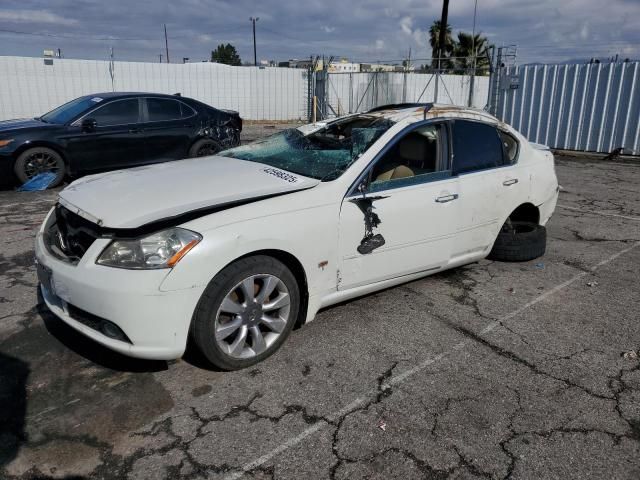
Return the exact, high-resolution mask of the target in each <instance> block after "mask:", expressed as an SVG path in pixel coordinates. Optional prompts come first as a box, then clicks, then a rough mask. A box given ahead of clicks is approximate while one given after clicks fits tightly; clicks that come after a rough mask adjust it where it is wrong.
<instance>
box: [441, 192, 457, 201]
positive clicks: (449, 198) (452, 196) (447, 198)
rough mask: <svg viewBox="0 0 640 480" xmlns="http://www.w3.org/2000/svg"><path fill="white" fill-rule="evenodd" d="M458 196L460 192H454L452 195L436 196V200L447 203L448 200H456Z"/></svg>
mask: <svg viewBox="0 0 640 480" xmlns="http://www.w3.org/2000/svg"><path fill="white" fill-rule="evenodd" d="M456 198H458V194H457V193H452V194H451V195H444V196H442V197H438V198H436V202H438V203H447V202H451V201H453V200H455V199H456Z"/></svg>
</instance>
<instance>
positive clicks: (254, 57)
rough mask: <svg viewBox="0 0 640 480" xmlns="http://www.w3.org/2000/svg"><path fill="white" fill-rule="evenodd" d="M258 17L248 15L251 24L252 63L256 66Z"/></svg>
mask: <svg viewBox="0 0 640 480" xmlns="http://www.w3.org/2000/svg"><path fill="white" fill-rule="evenodd" d="M258 20H260V17H255V18H254V17H249V21H250V22H251V23H252V24H253V64H254V65H255V66H256V67H257V66H258V55H257V53H256V22H257V21H258Z"/></svg>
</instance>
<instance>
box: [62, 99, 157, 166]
mask: <svg viewBox="0 0 640 480" xmlns="http://www.w3.org/2000/svg"><path fill="white" fill-rule="evenodd" d="M85 118H92V119H94V120H95V121H96V123H97V126H96V128H95V129H94V130H93V131H84V130H83V129H82V128H81V127H80V124H81V122H82V120H83V119H85ZM140 119H141V109H140V102H139V99H138V98H124V99H119V100H113V101H110V102H108V103H104V104H102V105H100V106H99V107H98V108H96V109H95V110H92V111H90V112H89V113H87V114H86V115H84V116H83V117H82V118H80V119H79V120H76V121H75V122H74V123H73V124H72V125H71V126H70V127H69V128H68V133H67V134H66V135H65V137H64V139H65V140H66V141H67V154H68V156H69V159H70V162H71V171H72V172H86V171H100V170H109V169H113V168H119V167H126V166H133V165H140V164H142V163H144V162H145V145H144V138H143V137H142V135H141V133H140V125H139V122H140Z"/></svg>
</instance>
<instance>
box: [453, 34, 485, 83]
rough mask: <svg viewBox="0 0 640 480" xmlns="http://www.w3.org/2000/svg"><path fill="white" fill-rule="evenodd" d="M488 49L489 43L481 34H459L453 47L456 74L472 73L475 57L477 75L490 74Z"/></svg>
mask: <svg viewBox="0 0 640 480" xmlns="http://www.w3.org/2000/svg"><path fill="white" fill-rule="evenodd" d="M487 48H489V41H488V40H487V37H485V36H483V35H482V34H481V33H476V34H475V35H472V34H470V33H466V32H458V40H457V41H456V42H455V43H454V46H453V56H454V57H455V60H454V64H455V70H456V73H470V71H471V70H472V69H473V57H474V56H475V57H476V63H475V65H476V75H487V74H488V73H489V59H488V58H487V56H486V55H485V51H486V50H487Z"/></svg>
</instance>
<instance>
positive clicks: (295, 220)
mask: <svg viewBox="0 0 640 480" xmlns="http://www.w3.org/2000/svg"><path fill="white" fill-rule="evenodd" d="M186 228H188V225H186ZM337 243H338V229H337V215H336V211H335V209H334V208H329V207H325V208H319V209H314V212H313V213H311V212H309V211H308V210H301V211H297V212H288V213H287V214H282V215H271V216H265V217H260V218H255V219H252V220H248V221H243V222H238V223H233V224H229V225H225V226H221V227H218V228H214V229H212V230H208V231H206V232H204V233H203V239H202V241H201V242H200V244H198V245H197V246H196V247H195V248H193V250H191V251H190V252H189V253H188V254H187V255H186V256H185V257H184V258H183V259H182V260H181V261H180V262H179V263H178V265H176V267H174V269H173V270H172V271H171V272H170V274H169V275H168V276H167V277H166V278H165V280H164V281H163V282H162V284H161V285H160V290H162V291H171V290H181V289H185V288H202V287H204V286H206V285H207V284H208V283H209V282H210V281H211V279H213V278H214V277H215V276H216V275H217V274H218V273H219V272H220V271H221V270H222V269H224V268H225V267H226V266H227V265H229V264H231V263H232V262H233V261H235V260H237V259H238V258H240V257H243V256H246V255H249V254H251V253H254V252H259V251H263V250H280V251H282V252H285V253H288V254H290V255H292V256H294V257H295V258H296V259H297V260H298V262H299V263H300V264H301V265H302V267H303V269H304V271H305V275H306V278H307V282H308V289H309V294H310V295H313V294H315V293H317V292H320V291H325V290H326V289H328V288H332V286H333V287H335V285H336V278H337V267H338V265H337V264H338V262H337V256H338V255H337Z"/></svg>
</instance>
